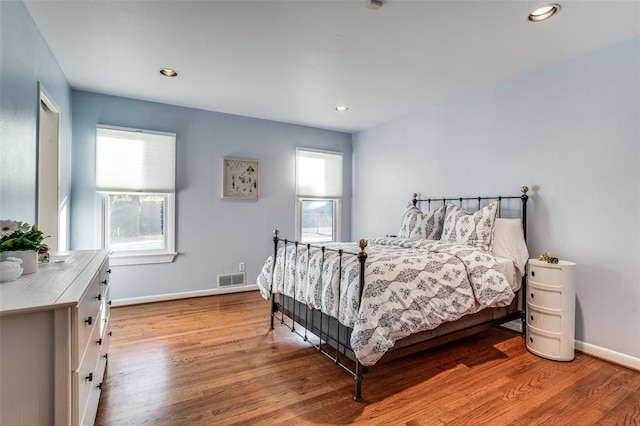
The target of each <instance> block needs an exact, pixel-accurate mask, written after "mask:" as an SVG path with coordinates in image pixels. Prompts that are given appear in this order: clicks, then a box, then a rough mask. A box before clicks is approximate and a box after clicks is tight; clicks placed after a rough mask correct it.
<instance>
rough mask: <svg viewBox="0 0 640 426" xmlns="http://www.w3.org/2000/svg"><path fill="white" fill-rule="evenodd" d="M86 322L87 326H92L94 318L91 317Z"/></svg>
mask: <svg viewBox="0 0 640 426" xmlns="http://www.w3.org/2000/svg"><path fill="white" fill-rule="evenodd" d="M84 322H85V323H86V324H89V325H91V324H92V323H93V317H89V318H87V319H86V320H84Z"/></svg>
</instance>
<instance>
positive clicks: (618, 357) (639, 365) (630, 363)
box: [576, 340, 640, 371]
mask: <svg viewBox="0 0 640 426" xmlns="http://www.w3.org/2000/svg"><path fill="white" fill-rule="evenodd" d="M576 349H577V350H579V351H581V352H584V353H585V354H589V355H591V356H594V357H596V358H601V359H604V360H606V361H609V362H613V363H615V364H619V365H622V366H624V367H628V368H633V369H634V370H638V371H640V358H635V357H632V356H631V355H625V354H621V353H620V352H615V351H612V350H611V349H606V348H603V347H600V346H596V345H592V344H590V343H585V342H581V341H579V340H576Z"/></svg>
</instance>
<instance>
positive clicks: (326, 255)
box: [257, 238, 517, 366]
mask: <svg viewBox="0 0 640 426" xmlns="http://www.w3.org/2000/svg"><path fill="white" fill-rule="evenodd" d="M354 246H355V245H354V243H332V244H327V245H326V247H327V249H328V250H326V251H324V252H323V251H321V250H319V249H317V248H316V249H312V250H311V251H309V250H308V248H307V246H306V245H303V244H300V245H299V246H298V247H297V249H296V248H295V247H293V246H288V247H286V250H285V248H284V247H282V248H280V249H279V250H278V255H277V258H276V259H275V262H274V259H273V256H271V257H270V258H269V259H268V260H267V262H266V263H265V265H264V267H263V269H262V271H261V273H260V275H259V276H258V280H257V283H258V286H259V288H260V292H261V294H262V296H263V297H265V298H269V297H271V294H272V292H274V293H282V294H285V295H288V296H291V297H295V299H296V300H299V301H302V302H304V303H305V304H307V305H308V306H309V307H311V308H314V309H318V310H320V311H322V312H324V313H325V314H327V315H330V316H332V317H334V318H337V319H338V320H339V321H340V322H341V323H342V324H344V325H346V326H348V327H351V328H352V329H353V332H352V334H351V342H350V343H351V348H352V349H353V351H354V353H355V355H356V358H357V359H358V361H359V362H360V363H362V364H363V365H366V366H369V365H373V364H375V363H376V362H377V361H378V360H379V359H380V358H381V357H382V356H383V355H384V353H385V352H386V351H387V350H389V349H390V348H392V347H393V346H394V344H395V342H396V340H398V339H401V338H403V337H405V336H408V335H410V334H412V333H417V332H420V331H423V330H429V329H432V328H435V327H437V326H438V325H439V324H441V323H443V322H448V321H455V320H457V319H458V318H460V317H462V316H464V315H467V314H471V313H475V312H478V311H480V310H482V309H484V308H485V307H494V306H506V305H508V304H509V303H510V302H511V301H512V300H513V298H514V296H515V294H514V292H513V290H512V288H511V286H510V283H509V281H510V280H509V279H508V278H507V276H505V269H504V267H501V266H500V265H499V262H498V260H497V259H496V258H495V257H493V256H491V255H490V254H489V253H487V252H486V251H485V250H483V249H482V247H479V246H474V245H468V244H460V243H458V242H450V241H434V240H426V239H413V238H377V239H372V240H369V246H368V247H367V250H366V252H367V255H368V257H367V262H366V265H367V266H366V270H365V288H364V291H363V294H362V303H360V297H359V295H360V289H359V282H360V264H359V261H358V258H357V256H355V255H345V256H342V258H340V256H339V255H338V253H337V252H335V251H332V250H343V251H344V252H349V251H350V250H353V248H354ZM329 249H330V250H329ZM285 253H286V255H285ZM272 272H273V283H272ZM516 281H517V280H516ZM283 283H286V284H283Z"/></svg>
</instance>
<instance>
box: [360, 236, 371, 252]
mask: <svg viewBox="0 0 640 426" xmlns="http://www.w3.org/2000/svg"><path fill="white" fill-rule="evenodd" d="M367 245H369V243H368V242H367V240H365V239H362V240H360V241H358V247H360V251H361V252H364V249H366V248H367Z"/></svg>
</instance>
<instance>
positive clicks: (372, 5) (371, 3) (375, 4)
mask: <svg viewBox="0 0 640 426" xmlns="http://www.w3.org/2000/svg"><path fill="white" fill-rule="evenodd" d="M365 4H366V5H367V7H368V8H369V9H371V10H378V9H380V7H381V6H382V2H381V1H380V0H367V2H366V3H365Z"/></svg>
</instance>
